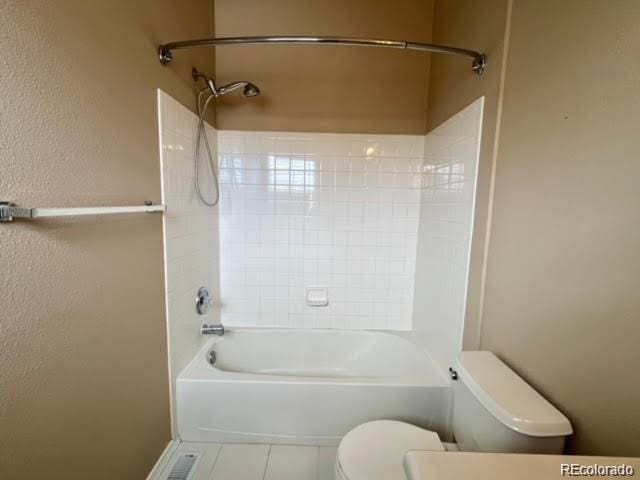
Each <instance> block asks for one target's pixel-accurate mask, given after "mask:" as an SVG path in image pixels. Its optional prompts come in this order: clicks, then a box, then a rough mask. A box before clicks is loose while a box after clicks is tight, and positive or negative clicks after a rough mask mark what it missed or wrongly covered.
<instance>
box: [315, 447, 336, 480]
mask: <svg viewBox="0 0 640 480" xmlns="http://www.w3.org/2000/svg"><path fill="white" fill-rule="evenodd" d="M337 450H338V449H337V448H336V447H320V448H318V480H335V461H336V453H337Z"/></svg>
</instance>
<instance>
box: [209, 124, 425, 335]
mask: <svg viewBox="0 0 640 480" xmlns="http://www.w3.org/2000/svg"><path fill="white" fill-rule="evenodd" d="M423 144H424V137H423V136H406V135H356V134H317V133H286V132H284V133H283V132H238V131H219V132H218V153H219V177H220V187H221V195H222V198H221V202H220V242H221V245H220V248H221V264H220V266H221V272H220V275H221V295H222V299H223V308H222V321H223V323H225V324H227V325H236V326H280V327H301V328H314V327H315V328H345V329H350V328H353V329H362V328H369V329H394V330H407V329H410V328H411V318H412V310H413V284H414V265H415V255H416V242H417V234H418V219H419V208H420V191H421V190H420V188H421V183H422V163H423ZM318 286H319V287H327V288H328V292H329V304H328V305H327V306H326V307H313V306H307V305H306V304H305V287H318Z"/></svg>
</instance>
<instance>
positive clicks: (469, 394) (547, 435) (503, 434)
mask: <svg viewBox="0 0 640 480" xmlns="http://www.w3.org/2000/svg"><path fill="white" fill-rule="evenodd" d="M455 371H456V373H457V379H456V380H453V381H452V390H453V433H454V437H455V440H456V443H457V447H458V449H459V450H462V451H477V452H495V453H546V454H554V453H555V454H559V453H562V450H563V447H564V440H565V437H566V436H568V435H570V434H571V433H573V430H572V428H571V424H570V423H569V420H568V419H567V418H566V417H565V416H564V415H563V414H562V413H561V412H560V411H558V410H557V409H556V408H555V407H554V406H553V405H551V403H549V402H548V401H547V400H546V399H544V398H543V397H542V395H540V394H539V393H538V392H536V391H535V390H534V389H533V388H532V387H531V386H530V385H528V384H527V383H526V382H525V381H524V380H523V379H522V378H520V377H519V376H518V375H517V374H516V373H515V372H514V371H513V370H511V369H510V368H509V367H507V366H506V365H505V364H504V363H502V362H501V361H500V360H499V359H498V358H497V357H496V356H495V355H493V354H492V353H491V352H484V351H478V352H462V353H461V354H460V355H459V356H458V359H457V361H456V367H455ZM409 450H440V451H444V450H445V448H444V445H443V443H442V442H441V441H440V438H439V437H438V434H437V433H435V432H431V431H429V430H426V429H423V428H420V427H417V426H415V425H411V424H409V423H405V422H399V421H395V420H375V421H371V422H367V423H364V424H362V425H359V426H357V427H355V428H354V429H353V430H351V431H350V432H349V433H347V434H346V435H345V436H344V437H343V439H342V441H341V442H340V445H339V447H338V451H337V455H336V463H335V478H336V480H405V479H406V477H405V475H404V467H403V460H404V455H405V454H406V452H408V451H409Z"/></svg>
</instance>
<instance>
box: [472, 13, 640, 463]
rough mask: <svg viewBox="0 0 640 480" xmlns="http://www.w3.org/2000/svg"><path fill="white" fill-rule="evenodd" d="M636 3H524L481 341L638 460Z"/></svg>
mask: <svg viewBox="0 0 640 480" xmlns="http://www.w3.org/2000/svg"><path fill="white" fill-rule="evenodd" d="M638 25H640V2H638V1H637V0H618V1H615V2H611V1H608V0H565V1H563V2H557V1H553V0H537V1H526V0H515V1H514V6H513V16H512V23H511V37H510V46H509V55H508V68H507V74H506V83H505V90H504V106H503V122H502V128H501V134H500V145H499V152H498V162H497V175H496V186H495V202H494V213H493V226H492V232H491V243H490V250H489V259H488V268H487V284H486V301H485V312H484V319H483V333H482V347H483V348H486V349H489V350H493V351H495V352H496V353H497V354H498V355H500V356H501V357H502V358H504V359H505V360H506V361H507V362H509V363H510V364H511V365H512V366H513V367H515V368H516V369H517V370H518V371H519V372H520V373H521V374H522V375H523V376H524V377H525V378H526V379H527V380H529V381H530V382H531V383H532V384H533V385H535V386H536V387H537V388H538V389H540V391H541V392H543V393H544V394H545V395H546V396H547V397H548V398H549V399H550V400H551V401H552V402H554V403H555V404H556V405H557V406H558V407H559V408H560V409H562V410H563V411H564V412H565V413H566V414H567V415H568V416H569V417H570V419H571V420H572V422H573V425H574V427H575V438H574V440H573V442H572V444H571V445H570V451H572V452H576V453H580V454H600V455H626V456H640V387H638V382H637V380H638V372H640V350H639V345H640V295H638V272H640V226H639V223H638V220H639V219H640V193H639V192H640V189H639V188H638V179H639V178H640V159H639V156H638V152H640V135H639V134H638V129H639V126H640V82H639V81H638V78H640V57H639V56H638V54H637V53H638V52H637V49H638V45H639V44H640V29H639V28H638Z"/></svg>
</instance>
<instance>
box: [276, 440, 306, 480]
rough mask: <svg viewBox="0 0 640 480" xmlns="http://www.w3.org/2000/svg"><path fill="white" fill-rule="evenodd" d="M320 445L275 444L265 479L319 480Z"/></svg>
mask: <svg viewBox="0 0 640 480" xmlns="http://www.w3.org/2000/svg"><path fill="white" fill-rule="evenodd" d="M317 478H318V447H301V446H289V445H273V446H272V447H271V452H270V453H269V462H268V464H267V470H266V472H265V476H264V480H317Z"/></svg>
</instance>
